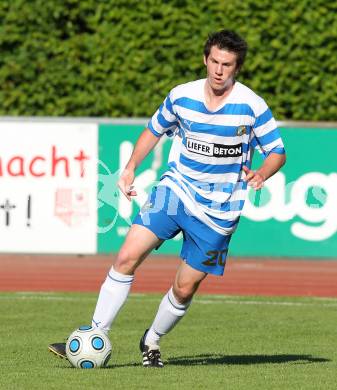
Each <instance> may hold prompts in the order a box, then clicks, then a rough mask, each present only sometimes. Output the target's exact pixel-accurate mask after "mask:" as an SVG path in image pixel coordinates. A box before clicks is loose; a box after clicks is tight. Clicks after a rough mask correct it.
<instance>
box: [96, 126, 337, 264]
mask: <svg viewBox="0 0 337 390" xmlns="http://www.w3.org/2000/svg"><path fill="white" fill-rule="evenodd" d="M144 124H145V122H144ZM144 124H123V125H118V124H100V126H99V159H100V164H99V183H98V201H99V210H98V221H99V232H98V252H100V253H109V252H117V251H118V249H119V248H120V245H121V244H122V242H123V240H124V238H125V235H126V233H127V230H128V227H129V225H130V223H131V221H132V219H133V218H134V216H135V215H136V213H137V212H138V210H139V207H140V206H141V204H142V203H143V202H145V200H146V194H147V193H148V192H149V191H150V189H151V187H152V185H153V183H154V182H156V181H157V180H158V179H159V178H160V176H161V174H162V173H163V172H164V171H165V169H166V168H167V167H166V162H167V159H168V155H169V151H170V146H171V140H170V139H168V138H167V137H163V138H162V140H161V142H160V143H159V145H158V147H157V148H156V150H155V151H154V152H152V153H151V154H150V155H149V156H148V157H147V158H146V160H145V161H144V162H143V164H142V165H141V167H140V168H139V170H138V171H137V179H136V182H135V186H136V188H137V190H138V196H137V199H136V200H134V201H132V202H131V203H130V202H128V201H127V200H126V199H124V198H123V197H121V196H119V194H118V190H117V187H116V184H117V178H118V175H119V172H120V170H121V169H122V168H123V166H124V165H125V164H126V162H127V160H128V158H129V156H130V154H131V152H132V148H133V145H134V144H135V142H136V140H137V138H138V136H139V134H140V132H141V131H142V129H143V128H144ZM281 134H282V137H283V140H284V143H285V147H286V151H287V163H286V165H285V166H284V167H283V168H282V170H281V171H280V172H279V173H277V174H276V175H275V176H274V177H272V178H271V179H269V180H268V181H267V182H266V185H265V187H264V188H263V189H262V190H261V191H258V192H257V193H256V192H255V191H253V190H250V192H249V195H248V199H247V201H246V205H245V208H244V213H243V216H242V217H241V221H240V223H239V227H238V229H237V231H236V233H235V234H234V236H233V239H232V242H231V247H230V254H231V255H233V256H303V257H337V235H336V232H337V171H336V157H335V148H336V145H337V126H336V127H335V128H319V127H314V125H313V124H312V125H311V127H296V126H291V127H290V126H281ZM261 162H262V160H261V158H260V157H259V156H258V155H256V156H255V157H254V166H255V167H257V166H258V165H259V164H261ZM180 246H181V243H180V237H177V239H175V240H171V241H168V242H165V243H164V244H163V245H162V247H161V248H160V249H159V251H158V253H163V254H179V251H180Z"/></svg>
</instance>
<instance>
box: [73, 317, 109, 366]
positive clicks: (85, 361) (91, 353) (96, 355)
mask: <svg viewBox="0 0 337 390" xmlns="http://www.w3.org/2000/svg"><path fill="white" fill-rule="evenodd" d="M66 354H67V358H68V360H69V362H70V363H71V365H72V366H74V367H76V368H99V367H106V365H107V363H108V361H109V359H110V357H111V343H110V340H109V338H108V336H107V335H106V334H105V333H104V332H103V331H102V330H100V329H98V328H93V327H92V326H88V325H85V326H80V327H79V328H78V329H76V330H75V331H74V332H73V333H72V334H71V335H70V336H69V338H68V341H67V344H66Z"/></svg>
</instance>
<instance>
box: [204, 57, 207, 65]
mask: <svg viewBox="0 0 337 390" xmlns="http://www.w3.org/2000/svg"><path fill="white" fill-rule="evenodd" d="M204 65H207V58H206V56H205V55H204Z"/></svg>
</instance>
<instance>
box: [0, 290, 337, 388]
mask: <svg viewBox="0 0 337 390" xmlns="http://www.w3.org/2000/svg"><path fill="white" fill-rule="evenodd" d="M96 297H97V295H96V294H88V293H86V294H84V293H83V294H80V293H1V294H0V318H1V327H0V340H1V348H0V372H1V375H0V389H5V390H9V389H13V390H14V389H16V390H17V389H29V390H30V389H74V390H75V389H81V390H83V389H94V390H99V389H152V388H153V389H184V390H185V389H229V390H235V389H245V390H247V389H248V390H254V389H259V390H261V389H263V390H264V389H268V390H270V389H287V390H292V389H296V390H300V389H312V390H317V389H322V390H323V389H324V390H329V389H334V390H336V389H337V299H319V298H284V297H282V298H281V297H278V298H267V297H263V298H261V297H259V298H257V297H232V296H211V295H199V296H197V297H195V299H194V302H193V304H192V306H191V307H190V309H189V313H188V314H187V315H186V317H185V318H184V319H183V320H182V321H181V323H180V324H179V325H178V326H177V327H176V328H175V329H174V330H173V331H172V332H171V333H170V334H169V335H167V336H166V337H165V338H163V340H162V342H161V349H162V355H163V360H164V363H165V368H164V369H162V370H160V369H145V368H143V367H142V366H141V363H140V362H141V358H140V353H139V350H138V343H139V339H140V337H141V335H142V334H143V331H144V329H145V328H146V327H148V326H149V324H150V322H151V321H152V318H153V316H154V314H155V312H156V308H157V306H158V304H159V302H160V299H161V297H160V296H159V295H154V294H144V295H142V294H132V295H131V296H130V298H129V300H128V302H127V303H126V305H125V307H124V308H123V310H122V312H121V313H120V315H119V317H118V318H117V321H116V322H115V324H114V326H113V329H112V330H111V332H110V339H111V342H112V346H113V356H112V359H111V360H110V363H109V366H108V368H106V369H96V370H79V369H74V368H71V367H70V365H69V363H68V362H67V361H65V360H61V359H59V358H56V357H54V355H52V354H51V353H49V352H48V351H47V345H48V343H50V342H58V341H63V340H64V339H65V338H66V337H67V336H68V335H69V334H70V333H71V332H72V331H73V330H74V329H75V328H76V327H78V326H79V325H85V324H88V323H90V319H91V314H92V312H93V310H94V306H95V303H96Z"/></svg>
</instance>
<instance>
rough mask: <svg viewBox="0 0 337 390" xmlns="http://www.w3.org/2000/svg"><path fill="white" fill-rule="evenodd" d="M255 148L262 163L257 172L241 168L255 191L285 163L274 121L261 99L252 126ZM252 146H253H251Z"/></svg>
mask: <svg viewBox="0 0 337 390" xmlns="http://www.w3.org/2000/svg"><path fill="white" fill-rule="evenodd" d="M252 131H253V134H254V137H253V138H254V141H255V142H256V145H255V147H257V148H258V150H259V151H260V152H261V153H262V155H263V157H264V162H263V164H262V165H261V167H260V168H259V169H257V170H251V169H249V168H248V167H247V166H243V171H244V173H245V178H244V180H245V181H246V182H247V183H248V185H249V186H251V187H253V188H254V189H255V190H259V189H261V188H262V187H263V185H264V182H265V181H266V180H267V179H269V178H270V177H271V176H272V175H274V174H275V173H276V172H277V171H278V170H279V169H280V168H281V167H282V166H283V165H284V164H285V162H286V155H285V149H284V145H283V141H282V138H281V135H280V132H279V129H278V128H277V124H276V121H275V119H274V117H273V114H272V112H271V110H270V109H269V107H268V106H267V104H266V102H265V101H264V100H263V99H261V100H260V103H259V105H258V107H257V109H256V118H255V123H254V126H253V129H252ZM253 146H254V145H253Z"/></svg>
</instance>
